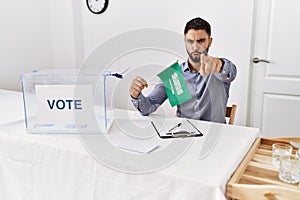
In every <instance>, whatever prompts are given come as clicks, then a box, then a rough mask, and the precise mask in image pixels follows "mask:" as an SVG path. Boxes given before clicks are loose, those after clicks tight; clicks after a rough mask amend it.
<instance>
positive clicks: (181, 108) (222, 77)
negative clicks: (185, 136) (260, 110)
mask: <svg viewBox="0 0 300 200" xmlns="http://www.w3.org/2000/svg"><path fill="white" fill-rule="evenodd" d="M212 40H213V39H212V37H211V28H210V24H209V23H208V22H207V21H205V20H204V19H201V18H200V17H198V18H194V19H192V20H190V21H189V22H187V24H186V26H185V29H184V42H185V47H186V51H187V53H188V56H189V57H188V60H187V61H185V62H183V63H182V64H181V65H180V67H181V70H182V73H183V76H184V78H185V81H186V83H187V85H188V89H189V91H190V93H191V95H192V99H191V100H189V101H186V102H184V103H182V104H180V105H178V106H177V113H176V114H177V116H178V117H185V118H191V119H199V120H206V121H214V122H220V123H225V122H226V121H225V110H226V104H227V100H228V97H229V88H230V83H231V82H232V81H233V80H234V79H235V77H236V67H235V65H234V64H233V63H232V62H230V61H229V60H228V59H225V58H217V57H212V56H209V55H208V54H207V53H208V51H209V47H210V46H211V44H212ZM145 87H148V84H147V81H146V80H144V79H143V78H142V77H139V76H137V77H136V78H135V79H133V80H132V83H131V86H130V89H129V93H130V96H131V98H132V99H131V100H132V102H133V105H134V106H135V107H136V108H137V109H138V110H139V111H140V113H141V114H142V115H149V114H150V113H152V112H154V111H155V110H156V109H157V108H158V107H159V106H160V105H161V104H162V103H163V102H164V101H165V100H166V99H167V94H166V91H165V88H164V85H163V83H162V82H161V83H159V84H157V85H156V86H155V88H154V89H153V91H152V92H151V93H150V94H149V95H148V96H147V97H145V96H144V95H143V94H142V90H143V89H144V88H145Z"/></svg>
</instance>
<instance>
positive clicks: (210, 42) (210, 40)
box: [208, 37, 213, 47]
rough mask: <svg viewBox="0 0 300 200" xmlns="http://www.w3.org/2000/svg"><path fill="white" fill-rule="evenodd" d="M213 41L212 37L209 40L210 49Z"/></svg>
mask: <svg viewBox="0 0 300 200" xmlns="http://www.w3.org/2000/svg"><path fill="white" fill-rule="evenodd" d="M212 41H213V38H212V37H210V38H209V44H208V46H209V47H210V45H211V44H212Z"/></svg>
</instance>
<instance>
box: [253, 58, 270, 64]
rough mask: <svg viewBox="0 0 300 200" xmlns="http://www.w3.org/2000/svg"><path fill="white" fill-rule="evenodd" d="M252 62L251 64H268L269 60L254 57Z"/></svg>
mask: <svg viewBox="0 0 300 200" xmlns="http://www.w3.org/2000/svg"><path fill="white" fill-rule="evenodd" d="M252 62H253V63H259V62H265V63H270V61H269V60H265V59H260V58H258V57H254V58H253V59H252Z"/></svg>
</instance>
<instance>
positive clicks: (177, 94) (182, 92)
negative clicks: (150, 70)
mask: <svg viewBox="0 0 300 200" xmlns="http://www.w3.org/2000/svg"><path fill="white" fill-rule="evenodd" d="M157 76H158V77H159V78H160V79H161V80H162V81H163V83H164V85H165V89H166V93H167V96H168V98H169V101H170V104H171V106H176V105H179V104H181V103H184V102H186V101H188V100H190V99H191V98H192V96H191V94H190V91H189V89H188V87H187V85H186V82H185V80H184V77H183V74H182V71H181V68H180V65H179V64H178V63H177V62H176V63H174V64H173V65H171V66H170V67H168V68H167V69H165V70H164V71H162V72H160V73H159V74H157Z"/></svg>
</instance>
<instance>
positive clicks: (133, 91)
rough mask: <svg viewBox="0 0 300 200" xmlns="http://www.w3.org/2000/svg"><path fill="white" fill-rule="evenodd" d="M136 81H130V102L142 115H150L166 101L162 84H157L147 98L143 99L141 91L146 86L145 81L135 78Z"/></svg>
mask: <svg viewBox="0 0 300 200" xmlns="http://www.w3.org/2000/svg"><path fill="white" fill-rule="evenodd" d="M136 79H138V80H136ZM136 79H134V80H133V81H132V84H131V87H130V89H129V92H130V96H131V102H132V103H133V105H134V107H135V108H136V109H137V110H138V111H140V113H141V114H142V115H144V116H145V115H149V114H150V113H152V112H154V111H156V110H157V108H158V107H159V106H160V105H161V104H162V103H163V102H164V101H165V100H166V99H167V94H166V91H165V88H164V84H163V83H159V84H157V85H156V86H155V88H154V89H153V90H152V92H151V93H150V94H149V95H148V96H147V97H145V96H144V95H143V94H142V92H141V91H142V89H143V88H144V87H145V86H146V85H145V83H146V81H144V79H141V77H137V78H136ZM141 80H142V81H141ZM141 82H143V83H144V84H141ZM146 84H147V83H146ZM147 86H148V84H147ZM135 95H137V96H135ZM134 97H135V98H134Z"/></svg>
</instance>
